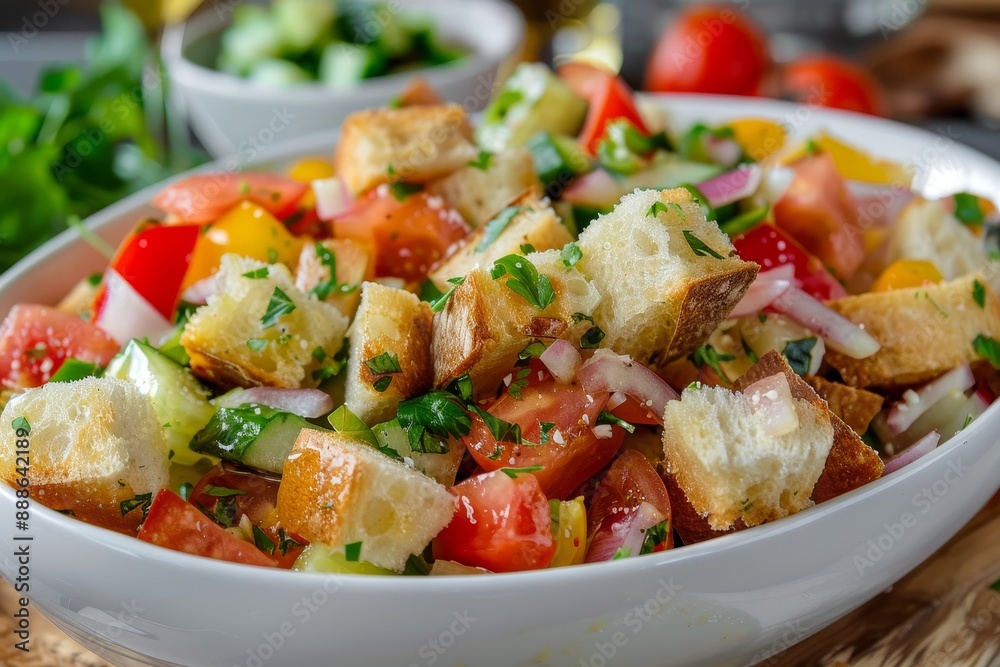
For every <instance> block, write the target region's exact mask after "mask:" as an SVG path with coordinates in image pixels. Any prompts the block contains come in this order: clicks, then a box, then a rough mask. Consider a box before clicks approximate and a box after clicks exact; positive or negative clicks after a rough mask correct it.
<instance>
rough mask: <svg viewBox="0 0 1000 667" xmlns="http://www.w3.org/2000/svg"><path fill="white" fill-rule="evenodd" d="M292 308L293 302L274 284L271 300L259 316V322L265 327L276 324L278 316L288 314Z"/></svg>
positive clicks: (293, 307) (293, 308)
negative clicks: (261, 315)
mask: <svg viewBox="0 0 1000 667" xmlns="http://www.w3.org/2000/svg"><path fill="white" fill-rule="evenodd" d="M293 310H295V303H294V302H293V301H292V300H291V298H289V296H288V295H287V294H285V293H284V292H283V291H282V289H281V288H280V287H278V286H277V285H275V287H274V292H273V293H272V294H271V300H270V301H269V302H268V304H267V311H266V312H265V313H264V316H263V317H261V318H260V323H261V325H262V326H263V327H264V328H265V329H267V328H268V327H272V326H274V325H275V324H277V322H278V319H279V318H280V317H282V316H283V315H288V314H289V313H291V312H292V311H293Z"/></svg>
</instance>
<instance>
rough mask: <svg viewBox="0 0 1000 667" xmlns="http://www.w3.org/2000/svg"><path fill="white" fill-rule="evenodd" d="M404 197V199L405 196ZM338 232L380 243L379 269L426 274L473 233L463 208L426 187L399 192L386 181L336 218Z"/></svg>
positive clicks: (386, 273)
mask: <svg viewBox="0 0 1000 667" xmlns="http://www.w3.org/2000/svg"><path fill="white" fill-rule="evenodd" d="M400 199H402V201H400ZM333 229H334V235H335V236H337V237H346V238H353V239H358V240H361V241H365V242H368V243H371V244H373V245H374V247H375V275H376V276H378V277H383V276H396V277H399V278H404V279H406V280H422V279H423V278H424V277H425V276H426V275H427V272H428V271H429V270H430V268H431V267H432V266H433V265H434V264H435V263H436V262H437V261H439V260H441V259H443V258H444V257H445V255H446V254H447V253H448V250H449V248H451V247H452V245H454V244H455V243H456V242H457V241H459V240H461V239H462V238H464V237H465V236H466V235H467V234H468V233H469V226H468V225H467V224H465V221H464V220H462V216H461V215H459V213H458V212H457V211H454V210H453V209H450V208H448V207H447V206H445V205H444V204H443V203H442V202H441V198H440V197H432V196H430V195H428V194H427V193H424V192H416V193H412V194H406V195H405V196H403V195H402V194H401V195H400V196H399V198H397V196H396V195H394V194H393V193H392V191H391V188H390V187H389V186H388V185H380V186H378V187H377V188H375V189H374V190H372V191H371V192H369V193H368V194H367V195H364V196H362V197H361V198H359V199H358V200H357V201H356V202H355V204H354V206H352V207H351V210H349V211H348V212H347V213H345V214H344V215H343V216H341V217H338V218H337V219H336V220H335V221H334V223H333Z"/></svg>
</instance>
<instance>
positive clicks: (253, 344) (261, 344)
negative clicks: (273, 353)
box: [247, 338, 268, 352]
mask: <svg viewBox="0 0 1000 667" xmlns="http://www.w3.org/2000/svg"><path fill="white" fill-rule="evenodd" d="M267 343H268V340H267V339H266V338H251V339H249V340H248V341H247V347H249V348H250V349H251V350H253V351H254V352H260V351H261V350H263V349H264V348H265V347H267Z"/></svg>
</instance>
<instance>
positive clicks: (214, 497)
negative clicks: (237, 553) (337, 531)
mask: <svg viewBox="0 0 1000 667" xmlns="http://www.w3.org/2000/svg"><path fill="white" fill-rule="evenodd" d="M278 484H279V481H278V480H276V479H268V478H266V477H261V476H260V475H256V474H254V473H251V472H245V471H236V470H227V469H225V468H223V467H222V466H221V465H219V466H215V467H214V468H212V469H211V470H209V471H208V472H207V473H205V476H204V477H202V478H201V479H200V480H199V481H198V484H197V485H196V486H195V487H194V489H193V490H192V491H191V497H190V500H191V503H192V504H193V505H194V506H195V507H197V508H199V509H201V510H203V511H204V513H206V514H208V515H209V516H212V517H214V518H215V520H216V521H217V522H218V523H219V524H220V525H222V526H224V527H227V528H228V527H229V526H233V525H236V524H238V523H239V522H240V518H241V517H242V516H243V515H244V514H245V515H246V516H247V518H248V519H249V520H250V522H251V523H252V524H254V525H255V526H257V527H258V528H259V529H260V530H262V531H263V532H264V534H265V535H267V538H268V539H269V540H270V543H271V544H272V545H273V547H274V548H273V551H272V553H271V554H269V555H270V556H272V557H273V558H274V560H275V562H276V563H277V565H278V567H283V568H291V567H292V565H293V564H294V563H295V559H296V558H298V557H299V554H300V553H302V549H303V548H305V546H306V545H307V544H308V542H307V541H306V540H304V539H303V538H301V537H299V536H298V535H295V534H291V533H286V532H284V531H283V530H279V526H278V511H277V509H275V508H276V507H277V504H278ZM264 543H265V544H266V541H264Z"/></svg>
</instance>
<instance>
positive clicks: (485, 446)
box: [463, 368, 624, 500]
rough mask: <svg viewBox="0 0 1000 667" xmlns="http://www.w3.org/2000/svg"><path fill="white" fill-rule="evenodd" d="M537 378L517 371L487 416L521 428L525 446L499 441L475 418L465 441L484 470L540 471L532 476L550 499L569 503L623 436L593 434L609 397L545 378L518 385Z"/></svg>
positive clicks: (621, 433)
mask: <svg viewBox="0 0 1000 667" xmlns="http://www.w3.org/2000/svg"><path fill="white" fill-rule="evenodd" d="M519 373H520V374H521V375H524V374H525V373H527V375H528V376H532V377H535V378H537V373H536V372H535V371H532V370H531V369H530V368H525V369H521V370H519V371H515V372H514V379H513V381H512V382H511V386H512V387H515V391H514V393H512V392H511V390H510V388H508V389H507V390H505V391H504V393H503V394H502V395H501V396H500V398H499V399H497V400H496V401H495V402H494V403H492V404H490V405H488V406H485V410H486V412H488V413H489V414H491V415H493V416H494V417H498V418H500V419H502V420H504V421H506V422H510V423H511V424H517V425H518V426H520V427H521V437H522V440H523V441H524V442H522V443H521V444H515V443H513V442H503V441H501V442H498V441H497V439H496V438H495V437H493V433H492V432H491V431H490V429H489V428H488V427H487V425H486V423H485V421H484V420H483V419H482V418H481V417H479V416H478V415H476V414H473V415H472V430H471V432H470V433H469V435H468V436H467V437H466V438H465V439H464V440H463V442H464V443H465V446H466V447H467V448H468V450H469V453H470V454H471V455H472V458H474V459H475V460H476V463H478V464H479V466H480V467H481V468H482V469H483V470H497V469H498V468H503V467H517V468H528V467H532V466H541V469H540V470H537V471H535V472H533V473H532V474H533V475H535V477H537V478H538V483H539V484H540V485H541V488H542V491H543V492H544V493H545V494H546V495H547V496H549V497H551V498H559V499H560V500H562V499H565V498H567V497H568V496H569V493H570V492H571V491H573V489H575V488H576V487H577V486H578V485H579V484H580V483H581V482H583V481H584V480H586V479H587V478H588V477H591V476H592V475H594V474H595V473H597V471H599V470H600V469H601V468H603V467H604V466H605V465H607V463H608V462H609V461H610V460H611V459H612V458H614V455H615V454H616V453H617V452H618V450H619V448H620V447H621V444H622V439H623V438H624V431H623V430H622V429H621V428H619V427H617V426H616V427H613V428H612V431H611V433H612V435H611V437H610V438H604V439H600V438H598V437H597V436H596V435H595V434H594V428H593V427H594V426H596V425H597V418H598V416H599V415H600V414H601V411H602V410H604V407H605V406H606V405H607V403H608V396H609V394H608V393H607V392H602V393H599V394H595V395H588V394H587V392H586V391H584V390H583V389H582V388H581V387H580V386H579V385H566V384H559V383H557V382H556V381H555V380H553V379H552V378H548V377H547V378H545V379H544V380H542V381H540V382H537V383H536V384H528V385H527V386H523V387H522V386H518V385H517V384H516V383H518V382H519V381H522V382H523V381H524V380H526V379H527V377H525V378H523V379H521V378H520V375H519Z"/></svg>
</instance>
